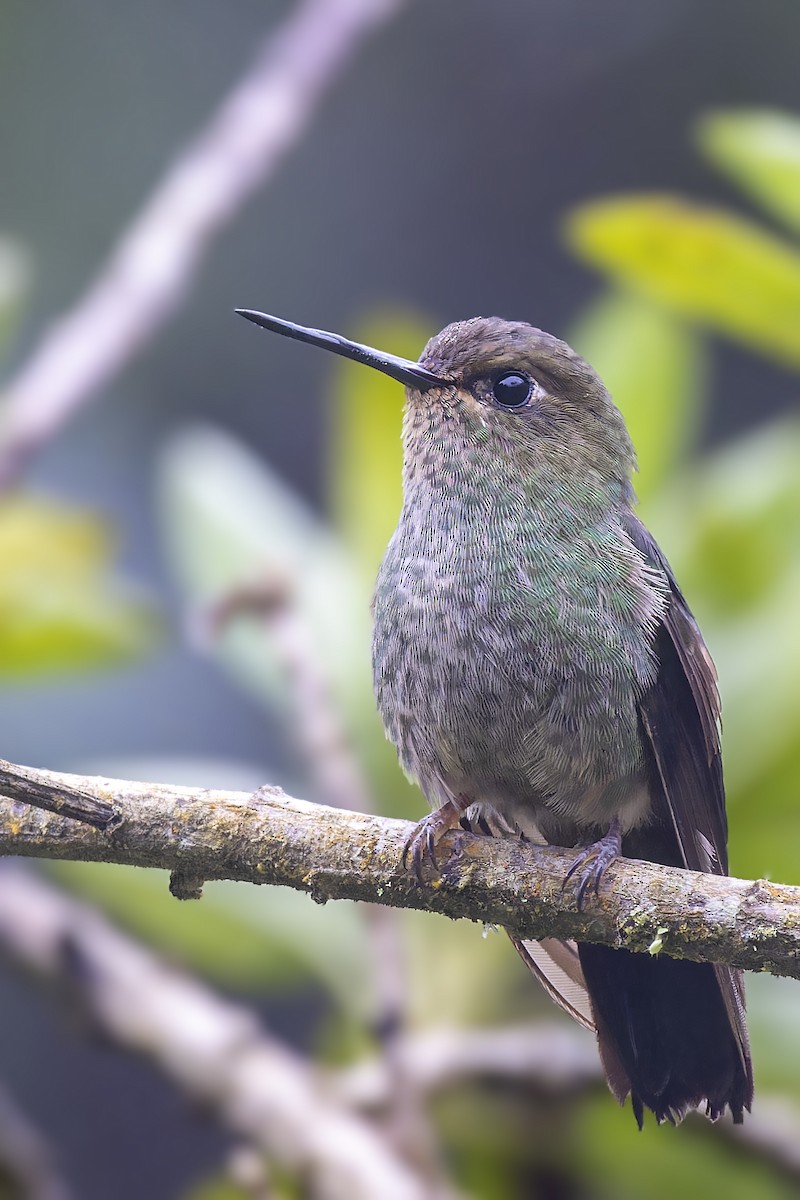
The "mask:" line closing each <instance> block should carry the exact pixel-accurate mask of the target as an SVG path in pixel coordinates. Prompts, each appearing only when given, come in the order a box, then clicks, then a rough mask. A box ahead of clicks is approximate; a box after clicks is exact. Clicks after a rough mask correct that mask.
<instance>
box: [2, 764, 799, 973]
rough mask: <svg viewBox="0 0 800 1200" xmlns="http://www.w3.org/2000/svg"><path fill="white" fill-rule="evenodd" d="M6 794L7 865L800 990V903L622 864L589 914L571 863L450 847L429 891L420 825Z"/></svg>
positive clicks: (205, 801)
mask: <svg viewBox="0 0 800 1200" xmlns="http://www.w3.org/2000/svg"><path fill="white" fill-rule="evenodd" d="M0 779H2V785H0V786H2V791H3V798H2V799H0V853H3V854H8V855H10V854H17V855H23V856H26V857H33V858H59V859H78V860H82V861H101V862H109V863H125V864H129V865H133V866H140V867H162V868H164V869H165V870H168V871H171V872H172V879H171V888H172V890H173V893H174V894H176V895H178V896H180V897H181V898H184V897H193V896H198V895H199V894H200V890H201V888H202V883H203V881H204V880H210V879H236V880H243V881H246V882H249V883H259V884H273V885H277V886H282V887H291V888H296V889H298V890H300V891H305V892H309V893H310V894H311V896H313V898H314V899H315V900H317V901H319V902H320V903H324V902H325V901H327V900H341V899H348V900H366V901H370V902H372V903H373V904H386V905H393V906H397V907H401V908H416V909H424V910H427V911H429V912H436V913H442V914H443V915H445V916H449V917H453V918H467V919H468V920H473V921H480V922H484V923H486V924H491V925H499V926H502V927H504V928H505V929H508V930H509V932H511V933H512V934H514V935H515V936H517V937H524V938H542V937H559V938H577V939H579V940H581V941H586V942H599V943H602V944H604V945H608V946H625V947H627V948H628V949H630V950H636V951H641V952H644V953H647V952H649V953H666V954H670V955H673V956H674V957H677V958H690V959H695V960H698V961H704V962H705V961H710V962H723V963H729V964H731V965H732V966H737V967H743V968H746V969H749V970H763V971H769V972H772V973H773V974H776V975H789V976H793V977H795V978H800V887H788V886H783V885H779V884H773V883H769V882H767V881H765V880H758V881H748V880H741V879H731V878H727V877H719V876H713V875H698V874H695V873H693V872H690V871H682V870H678V869H677V868H673V867H661V866H657V865H654V864H652V863H644V862H634V861H631V860H620V861H618V862H617V863H615V864H614V865H613V866H612V867H610V868H609V870H608V872H607V874H606V876H605V879H604V884H603V886H602V888H601V892H600V896H599V897H598V898H597V900H594V899H592V900H591V901H590V903H589V904H588V905H587V907H586V910H585V911H584V912H579V911H578V909H577V906H576V902H575V896H574V893H573V891H572V890H571V889H570V888H566V889H563V880H564V877H565V875H566V872H567V869H568V867H569V865H570V863H571V862H572V859H573V857H574V852H573V851H570V850H562V849H558V848H554V847H541V846H533V845H530V844H529V843H523V842H519V841H517V840H515V839H499V838H486V837H476V836H474V835H472V834H467V833H456V834H449V835H447V837H446V838H445V839H444V841H443V843H442V845H441V847H440V856H439V857H440V868H441V874H439V875H437V874H436V873H434V872H433V871H431V872H430V875H429V878H428V879H426V881H425V882H424V883H420V882H418V881H417V879H416V878H415V877H414V875H413V873H412V872H411V871H409V870H406V869H405V868H404V866H403V864H402V854H403V847H404V845H405V842H406V839H407V837H408V835H409V833H410V831H411V828H412V827H411V825H409V823H408V822H405V821H396V820H391V819H390V818H387V817H377V816H371V815H366V814H363V813H356V812H348V811H344V810H341V809H335V808H328V807H325V806H323V805H317V804H310V803H308V802H307V801H304V800H297V799H293V798H292V797H290V796H287V795H285V794H284V793H283V792H282V791H280V790H279V789H278V788H269V787H265V788H262V789H261V790H259V791H258V792H256V793H255V794H254V795H247V794H246V793H242V792H223V791H216V790H207V789H203V788H185V787H173V786H168V785H165V784H150V783H132V782H125V781H121V780H112V779H105V778H102V777H95V776H78V775H62V774H59V773H56V772H52V771H38V770H32V769H30V768H26V767H18V766H14V765H13V764H11V763H2V762H0ZM54 795H57V796H58V797H60V798H62V799H63V801H65V802H69V801H71V803H72V805H73V807H74V808H76V809H80V808H81V807H86V806H87V803H88V802H89V801H90V800H94V801H96V802H97V804H98V806H100V807H101V806H104V805H109V806H110V807H111V810H112V812H113V818H112V820H111V821H110V822H109V824H108V826H107V828H106V829H105V830H101V829H98V828H96V827H94V826H92V825H89V824H84V823H82V822H79V821H76V820H74V819H71V818H69V817H65V816H63V815H60V814H58V813H53V812H49V811H45V810H46V809H50V808H52V806H53V796H54ZM37 804H39V805H41V806H42V807H41V808H35V807H32V805H37ZM90 807H91V806H90Z"/></svg>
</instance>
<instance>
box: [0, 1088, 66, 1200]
mask: <svg viewBox="0 0 800 1200" xmlns="http://www.w3.org/2000/svg"><path fill="white" fill-rule="evenodd" d="M0 1176H2V1181H3V1182H2V1194H3V1195H4V1196H5V1195H7V1194H9V1195H13V1196H16V1197H19V1198H20V1200H69V1196H70V1192H69V1189H68V1187H67V1185H66V1183H65V1182H64V1181H63V1179H61V1177H60V1175H59V1174H58V1172H57V1170H56V1168H55V1166H54V1163H53V1154H52V1151H51V1149H50V1147H49V1146H48V1144H47V1143H46V1142H45V1140H44V1138H43V1137H42V1135H41V1133H40V1132H39V1130H38V1129H34V1127H33V1126H32V1125H31V1123H30V1121H29V1120H28V1118H27V1117H26V1116H23V1114H22V1113H21V1112H20V1111H19V1109H18V1108H17V1106H16V1104H15V1103H14V1101H13V1100H12V1099H11V1097H10V1096H9V1095H8V1094H7V1093H6V1092H5V1091H2V1090H0ZM9 1185H10V1187H9Z"/></svg>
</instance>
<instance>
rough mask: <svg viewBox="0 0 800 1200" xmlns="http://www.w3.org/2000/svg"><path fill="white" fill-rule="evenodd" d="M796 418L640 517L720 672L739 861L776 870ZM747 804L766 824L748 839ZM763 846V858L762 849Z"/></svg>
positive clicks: (688, 477) (729, 449) (665, 492)
mask: <svg viewBox="0 0 800 1200" xmlns="http://www.w3.org/2000/svg"><path fill="white" fill-rule="evenodd" d="M798 463H800V423H798V421H797V420H796V419H795V418H788V419H785V420H782V421H776V422H773V423H771V424H770V425H769V426H767V427H766V428H764V429H761V430H759V431H758V432H756V433H751V434H748V435H746V436H744V437H742V438H739V439H737V441H736V442H734V443H733V444H731V445H729V446H726V447H724V448H723V449H721V450H719V451H717V452H716V453H715V454H711V455H708V456H706V457H705V458H704V459H703V460H702V462H701V463H699V464H697V466H696V467H695V468H693V469H690V470H687V471H684V472H682V473H681V474H680V475H679V476H678V477H676V478H675V479H674V480H673V481H672V482H671V483H670V485H669V486H667V487H665V488H663V489H662V491H661V492H660V494H659V495H658V496H656V497H653V498H651V501H650V503H649V504H648V505H647V506H646V507H645V511H644V513H643V516H644V517H645V519H646V521H647V523H648V525H649V526H650V528H651V529H652V530H653V533H654V534H655V535H656V537H657V538H658V541H659V543H660V545H661V547H662V549H663V550H664V552H665V553H666V554H667V557H668V558H669V559H670V560H671V562H672V566H673V568H674V570H675V573H676V576H677V578H678V579H679V580H680V582H681V586H682V588H683V590H684V592H685V594H686V596H687V598H688V600H689V603H690V604H691V606H692V608H693V609H694V611H695V614H696V616H697V618H698V620H699V622H700V625H701V628H702V629H703V633H704V636H705V638H706V641H707V642H708V645H709V647H710V649H711V652H712V654H713V656H714V659H715V661H716V663H717V667H718V670H719V675H720V687H721V692H722V697H723V717H724V721H723V744H724V753H725V765H726V779H727V785H728V792H729V800H730V808H731V814H732V822H731V824H732V830H733V838H732V842H733V847H734V850H735V851H736V854H735V869H736V870H737V871H740V872H744V873H745V874H748V875H749V874H755V875H761V874H764V873H765V872H766V871H770V872H773V873H774V872H778V875H779V877H780V876H781V875H782V876H783V877H784V878H791V877H792V874H793V873H794V872H791V871H790V873H789V874H788V875H785V874H783V869H784V867H787V866H789V862H788V858H787V856H786V854H785V845H786V843H785V840H784V841H783V843H781V844H780V845H779V844H778V843H777V842H775V843H774V849H773V852H772V856H771V857H769V856H767V857H765V856H764V855H765V854H766V853H767V845H766V843H765V841H764V835H763V828H764V827H766V828H771V829H772V836H773V839H774V829H775V827H774V825H772V824H771V822H770V812H771V811H772V809H771V806H772V805H773V804H775V803H777V801H776V798H775V797H774V796H773V794H772V792H771V791H770V784H769V782H768V781H769V780H774V779H775V775H774V772H775V770H776V764H777V763H779V762H781V761H783V760H784V759H785V757H786V755H787V754H788V753H789V752H790V748H791V747H798V748H800V745H799V744H798V738H797V730H798V728H800V687H798V683H797V664H798V662H800V622H798V620H797V596H798V594H800V471H798ZM754 813H758V814H759V815H760V819H761V820H762V822H763V825H762V830H761V835H760V836H759V837H758V838H757V839H753V840H750V839H748V838H747V837H743V836H741V835H742V831H743V830H746V829H747V828H748V827H749V824H750V820H751V818H752V816H753V814H754ZM759 856H760V857H759Z"/></svg>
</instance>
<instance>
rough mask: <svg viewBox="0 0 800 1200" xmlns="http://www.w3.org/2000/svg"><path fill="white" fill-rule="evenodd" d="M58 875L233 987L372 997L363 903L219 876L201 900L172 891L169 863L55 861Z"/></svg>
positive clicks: (347, 1001) (342, 998)
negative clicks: (310, 987) (327, 901)
mask: <svg viewBox="0 0 800 1200" xmlns="http://www.w3.org/2000/svg"><path fill="white" fill-rule="evenodd" d="M49 869H50V870H51V871H52V872H53V873H54V874H56V875H57V876H58V878H59V881H60V882H61V883H63V884H64V885H65V886H67V887H68V888H70V890H72V891H74V892H77V893H79V894H80V895H82V896H83V897H85V898H86V899H87V900H91V901H92V903H94V904H97V905H99V906H100V907H101V908H102V909H103V911H104V912H107V913H108V914H109V915H110V916H111V917H113V918H114V919H115V920H117V921H119V922H120V923H121V924H123V925H125V927H126V928H127V929H129V930H131V932H133V933H135V934H136V935H137V936H138V937H141V938H143V939H144V940H145V941H146V942H147V943H148V944H149V945H151V946H155V947H156V948H157V949H159V950H161V951H163V952H166V953H168V954H169V955H170V956H171V957H172V958H174V959H177V960H178V961H180V962H181V963H182V964H183V965H184V966H186V967H188V968H191V969H192V970H195V971H198V972H200V973H201V974H202V975H203V976H204V977H205V978H207V979H212V980H214V981H216V982H218V983H221V984H224V985H225V986H226V987H237V988H248V989H254V990H258V989H261V988H263V987H269V988H270V989H273V990H274V989H285V988H296V987H297V986H298V985H299V984H307V983H308V982H309V981H311V982H316V983H318V984H320V983H321V984H322V985H323V986H324V987H325V988H326V990H327V991H328V993H329V995H331V996H332V997H333V998H334V999H335V1000H336V1002H337V1004H339V1006H340V1007H341V1008H342V1009H343V1010H344V1011H345V1012H349V1013H354V1012H358V1013H359V1015H362V1016H363V1015H364V1014H363V1013H361V1012H360V1011H359V1009H360V1006H361V1005H362V1004H365V1003H368V1002H369V988H368V976H367V967H366V962H365V954H364V932H363V923H362V917H361V913H360V912H359V910H358V909H357V907H356V906H355V905H354V904H331V905H328V906H326V908H325V909H324V910H320V908H319V905H316V904H314V902H313V900H311V898H310V897H309V896H306V895H305V894H303V893H300V892H293V891H291V890H290V889H289V888H269V889H267V888H263V889H262V888H256V887H253V886H252V885H250V884H243V883H231V882H227V881H215V882H210V883H207V884H206V885H205V887H204V888H203V897H202V899H201V900H200V901H178V900H175V898H174V897H173V896H171V895H170V893H169V890H168V886H167V885H168V877H167V874H166V872H164V871H158V870H154V869H153V870H143V869H139V868H136V869H135V868H133V867H119V866H111V865H109V864H107V863H57V864H56V863H54V864H51V865H50V868H49Z"/></svg>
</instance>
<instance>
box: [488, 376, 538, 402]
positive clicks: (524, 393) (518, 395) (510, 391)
mask: <svg viewBox="0 0 800 1200" xmlns="http://www.w3.org/2000/svg"><path fill="white" fill-rule="evenodd" d="M532 391H533V380H532V379H531V377H530V375H523V374H522V372H521V371H504V372H503V374H502V375H498V377H497V379H495V381H494V384H493V385H492V395H493V396H494V398H495V400H496V401H497V403H498V404H502V406H503V408H522V406H523V404H527V403H528V401H529V400H530V398H531V392H532Z"/></svg>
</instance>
